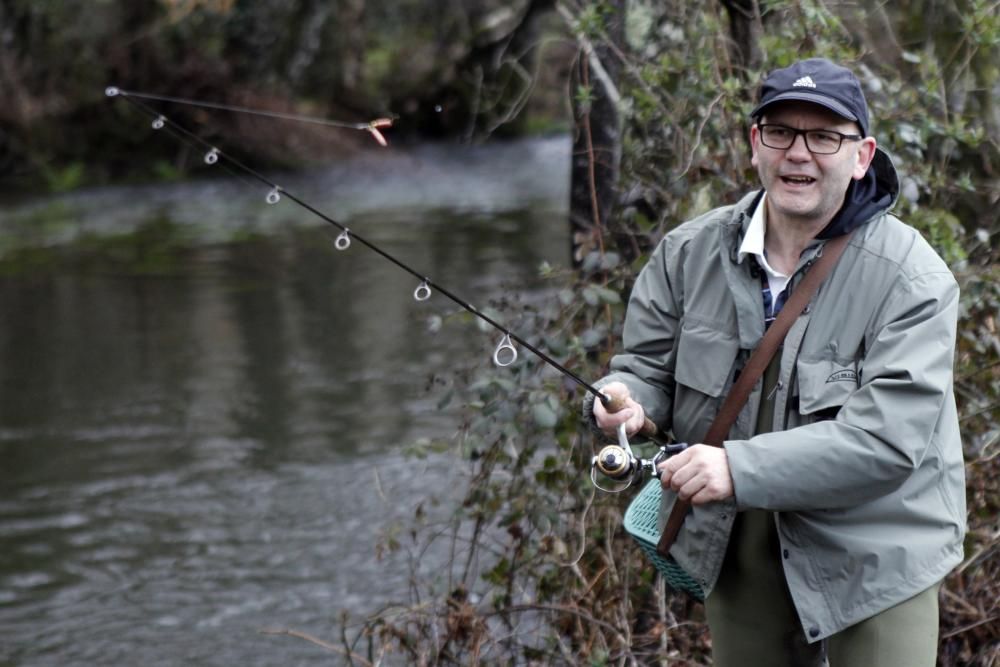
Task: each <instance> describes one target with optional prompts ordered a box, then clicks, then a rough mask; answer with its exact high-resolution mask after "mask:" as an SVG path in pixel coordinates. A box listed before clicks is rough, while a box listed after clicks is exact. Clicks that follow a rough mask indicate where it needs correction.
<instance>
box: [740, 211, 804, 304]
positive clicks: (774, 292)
mask: <svg viewBox="0 0 1000 667" xmlns="http://www.w3.org/2000/svg"><path fill="white" fill-rule="evenodd" d="M766 201H767V193H766V192H765V193H764V194H763V195H762V196H761V198H760V202H758V203H757V208H756V209H755V210H754V212H753V217H752V218H750V226H749V227H747V233H746V234H745V235H744V236H743V242H742V243H741V244H740V250H739V254H738V255H737V256H738V258H739V260H740V261H743V258H744V257H745V256H746V255H753V256H754V257H756V258H757V263H758V264H760V266H761V268H762V269H764V275H766V276H767V285H768V287H770V289H771V304H772V305H771V312H770V313H767V315H768V316H773V315H774V304H776V303H777V302H778V295H779V294H781V293H782V292H783V291H784V289H785V287H787V286H788V280H789V278H791V276H787V275H785V274H784V273H781V272H780V271H776V270H775V269H774V267H772V266H771V265H770V264H768V263H767V253H766V251H765V250H764V235H765V234H766V233H767V206H766V205H765V203H766Z"/></svg>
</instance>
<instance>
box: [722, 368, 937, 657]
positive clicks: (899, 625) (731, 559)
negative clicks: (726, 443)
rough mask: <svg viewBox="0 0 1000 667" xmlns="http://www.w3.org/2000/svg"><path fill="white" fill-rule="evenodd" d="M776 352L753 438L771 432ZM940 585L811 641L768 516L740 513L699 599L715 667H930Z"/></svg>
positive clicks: (761, 512)
mask: <svg viewBox="0 0 1000 667" xmlns="http://www.w3.org/2000/svg"><path fill="white" fill-rule="evenodd" d="M780 358H781V353H780V352H779V353H778V354H776V355H775V361H772V362H771V364H770V365H769V366H768V368H767V371H765V373H764V378H763V380H764V386H763V392H764V393H763V396H764V398H763V399H762V400H761V406H760V413H759V414H760V417H759V418H758V423H757V433H764V432H766V430H765V429H768V430H769V428H768V427H769V426H770V418H771V415H772V414H773V411H774V403H773V396H772V393H773V392H772V390H773V388H774V386H775V384H776V383H777V379H778V365H779V363H780V362H779V361H778V360H780ZM939 588H940V584H937V585H935V586H932V587H931V588H929V589H928V590H926V591H924V592H923V593H920V594H918V595H916V596H915V597H913V598H911V599H909V600H906V601H905V602H902V603H901V604H899V605H897V606H895V607H892V608H890V609H887V610H886V611H884V612H881V613H879V614H876V615H875V616H873V617H871V618H869V619H866V620H864V621H862V622H860V623H858V624H856V625H853V626H851V627H849V628H847V629H846V630H843V631H842V632H839V633H837V634H835V635H833V636H832V637H830V638H828V639H827V640H826V641H821V642H815V643H813V644H809V643H808V642H807V641H806V638H805V634H804V633H803V631H802V625H801V623H800V622H799V618H798V614H797V613H796V611H795V605H794V604H793V602H792V598H791V594H790V593H789V592H788V584H787V583H786V581H785V573H784V570H783V569H782V566H781V545H780V543H779V542H778V532H777V529H776V528H775V523H774V513H773V512H768V511H765V510H747V511H744V512H740V513H739V515H738V516H737V518H736V522H735V524H734V526H733V532H732V535H731V536H730V538H729V547H728V549H727V551H726V557H725V560H724V562H723V565H722V572H721V574H720V575H719V580H718V582H717V583H716V586H715V588H714V589H713V591H712V593H711V595H709V596H708V599H706V600H705V611H706V614H707V616H708V627H709V629H710V630H711V633H712V657H713V664H714V665H715V667H825V666H827V665H828V666H829V667H924V666H926V667H933V666H934V663H935V658H936V656H937V640H938V595H937V594H938V589H939Z"/></svg>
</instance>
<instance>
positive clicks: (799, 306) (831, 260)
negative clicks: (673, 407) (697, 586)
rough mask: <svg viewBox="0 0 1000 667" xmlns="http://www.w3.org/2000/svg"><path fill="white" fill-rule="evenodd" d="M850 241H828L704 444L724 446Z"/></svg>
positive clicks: (670, 540)
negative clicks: (741, 413) (769, 367)
mask: <svg viewBox="0 0 1000 667" xmlns="http://www.w3.org/2000/svg"><path fill="white" fill-rule="evenodd" d="M849 239H850V234H845V235H843V236H838V237H836V238H834V239H831V240H830V241H827V243H826V245H825V246H824V247H823V254H822V255H820V257H819V259H818V260H817V261H816V264H815V265H814V266H813V267H812V268H811V269H810V270H809V271H808V272H807V273H806V275H805V277H804V278H802V282H801V283H799V285H798V286H797V287H796V288H795V289H794V290H793V291H792V293H791V294H790V295H789V297H788V301H786V302H785V305H784V306H783V307H782V309H781V312H779V313H778V317H777V318H775V320H774V322H772V323H771V326H770V327H769V328H768V330H767V333H765V334H764V337H763V338H762V339H761V341H760V344H759V345H758V346H757V347H756V349H754V351H753V353H752V354H751V355H750V359H749V360H748V361H747V365H746V366H745V367H744V368H743V371H742V372H741V373H740V376H739V377H738V378H737V379H736V382H734V383H733V387H732V389H730V390H729V394H728V395H727V396H726V399H725V400H724V401H723V402H722V407H721V408H719V413H718V414H717V415H716V417H715V421H713V422H712V425H711V426H710V427H709V429H708V433H707V434H706V435H705V439H704V441H703V443H704V444H706V445H712V446H714V447H721V446H722V443H723V442H724V441H725V439H726V436H728V435H729V430H730V429H731V428H732V427H733V424H734V423H735V422H736V418H737V417H738V416H739V414H740V410H742V409H743V405H744V404H745V403H746V402H747V399H748V398H749V397H750V392H752V391H753V388H754V385H755V384H757V379H758V378H759V377H760V376H761V374H762V373H763V372H764V370H765V369H766V368H767V366H768V364H770V363H771V359H772V358H773V357H774V355H775V353H776V352H777V351H778V348H779V347H781V342H782V341H783V340H784V339H785V335H786V334H788V330H789V329H791V328H792V324H794V323H795V320H796V319H797V318H798V316H799V315H800V314H801V313H802V311H803V310H805V307H806V305H807V304H808V303H809V302H810V301H811V300H812V298H813V295H815V294H816V291H817V290H818V289H819V286H820V285H821V284H822V283H823V280H824V279H825V278H826V277H827V275H829V273H830V271H831V270H832V269H833V267H834V265H835V264H836V263H837V260H838V259H839V258H840V255H841V253H843V252H844V248H845V247H847V241H848V240H849ZM690 508H691V504H690V503H688V502H685V501H683V500H681V499H679V498H678V499H677V502H676V503H674V508H673V510H672V511H671V512H670V516H669V517H668V519H667V525H666V526H665V527H664V529H663V534H662V535H660V542H659V543H658V544H657V545H656V550H657V551H658V552H660V554H662V555H664V556H666V555H667V554H668V553H669V552H670V547H671V546H673V544H674V540H675V539H677V533H679V532H680V529H681V524H683V523H684V517H685V516H686V515H687V513H688V510H689V509H690Z"/></svg>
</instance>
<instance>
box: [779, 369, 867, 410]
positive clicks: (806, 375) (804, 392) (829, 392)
mask: <svg viewBox="0 0 1000 667" xmlns="http://www.w3.org/2000/svg"><path fill="white" fill-rule="evenodd" d="M795 373H796V377H797V378H798V380H797V382H796V388H797V389H798V412H799V414H800V415H802V416H803V417H808V418H809V419H808V420H807V421H822V420H824V419H833V418H834V417H836V416H837V413H838V412H840V408H841V407H843V405H844V404H845V403H846V402H847V399H849V398H850V397H851V394H853V393H854V392H855V391H857V389H858V387H859V386H860V382H861V377H860V375H859V373H858V370H857V367H856V366H855V365H854V364H853V363H850V364H843V363H840V362H838V361H836V360H834V359H815V360H806V359H801V358H800V359H798V360H797V361H796V362H795Z"/></svg>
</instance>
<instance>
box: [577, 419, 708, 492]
mask: <svg viewBox="0 0 1000 667" xmlns="http://www.w3.org/2000/svg"><path fill="white" fill-rule="evenodd" d="M687 448H688V444H687V443H686V442H676V443H673V444H669V445H660V448H659V450H657V452H656V454H654V455H653V458H651V459H644V458H640V457H638V456H636V455H635V453H634V452H633V451H632V447H631V445H629V442H628V436H627V435H625V424H621V425H619V426H618V444H616V445H606V446H604V447H603V448H602V449H601V451H599V452H598V453H597V456H595V457H594V458H593V459H591V462H590V481H591V482H593V484H594V486H596V487H597V488H598V489H600V490H601V491H605V492H607V493H619V492H621V491H624V490H625V489H627V488H628V487H630V486H632V485H633V484H635V483H637V482H640V481H642V478H643V476H644V474H645V473H646V472H647V471H648V472H649V474H650V475H653V476H655V477H657V478H659V476H660V471H659V470H657V468H656V466H657V465H658V464H660V463H661V462H663V461H666V460H667V459H668V458H670V457H671V456H673V455H675V454H680V453H681V452H683V451H684V450H685V449H687ZM598 472H600V473H601V474H602V475H603V476H604V477H607V478H608V479H612V480H614V481H616V482H620V483H622V485H621V486H618V487H615V488H606V487H604V486H601V484H600V482H599V481H598V477H597V473H598Z"/></svg>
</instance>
